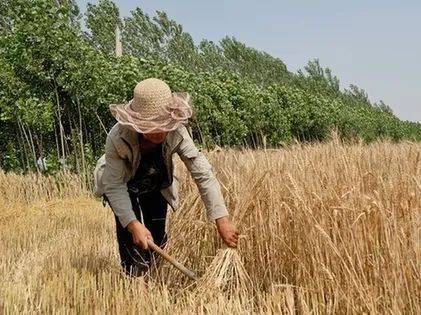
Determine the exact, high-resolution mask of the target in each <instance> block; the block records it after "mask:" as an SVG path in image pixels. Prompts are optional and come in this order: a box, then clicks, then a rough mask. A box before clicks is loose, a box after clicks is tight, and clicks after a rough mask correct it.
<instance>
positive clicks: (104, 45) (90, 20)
mask: <svg viewBox="0 0 421 315" xmlns="http://www.w3.org/2000/svg"><path fill="white" fill-rule="evenodd" d="M86 26H87V28H88V30H89V33H87V36H88V38H89V40H90V42H91V44H92V46H94V47H95V48H97V49H98V50H100V51H102V52H103V53H106V54H109V55H113V54H115V30H116V27H119V28H121V27H122V22H121V20H120V13H119V10H118V7H117V6H116V5H115V3H114V2H112V1H110V0H100V1H99V3H98V4H91V3H88V6H87V10H86Z"/></svg>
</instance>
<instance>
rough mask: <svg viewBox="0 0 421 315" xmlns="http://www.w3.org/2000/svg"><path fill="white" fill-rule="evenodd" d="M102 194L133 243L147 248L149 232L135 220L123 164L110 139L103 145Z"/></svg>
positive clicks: (150, 236)
mask: <svg viewBox="0 0 421 315" xmlns="http://www.w3.org/2000/svg"><path fill="white" fill-rule="evenodd" d="M102 182H103V184H104V193H105V195H106V196H107V198H108V201H109V203H110V206H111V209H112V210H113V211H114V213H115V215H116V216H117V218H118V220H119V221H120V223H121V225H122V226H123V227H124V228H127V229H128V230H129V231H130V232H131V234H132V236H133V242H134V243H135V244H136V245H138V246H140V247H142V248H144V249H147V248H148V244H147V239H152V235H151V233H150V232H149V230H148V229H147V228H146V227H145V226H144V225H143V224H142V223H140V221H138V220H137V218H136V215H135V213H134V211H133V209H132V203H131V200H130V197H129V193H128V191H127V183H126V181H125V162H124V160H123V159H122V158H121V157H120V156H119V155H118V154H117V150H116V149H115V146H114V144H113V143H112V141H111V139H110V137H107V140H106V144H105V168H104V174H103V180H102Z"/></svg>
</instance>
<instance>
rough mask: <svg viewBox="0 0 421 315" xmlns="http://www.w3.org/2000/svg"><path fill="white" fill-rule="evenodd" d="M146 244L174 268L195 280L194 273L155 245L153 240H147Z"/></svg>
mask: <svg viewBox="0 0 421 315" xmlns="http://www.w3.org/2000/svg"><path fill="white" fill-rule="evenodd" d="M148 246H149V248H151V249H152V250H153V251H154V252H156V253H158V254H159V255H160V256H161V257H162V258H164V259H165V260H166V261H168V262H169V263H171V264H172V265H173V266H174V267H175V268H177V269H178V270H180V271H181V272H182V273H184V274H185V275H186V276H187V277H189V278H190V279H193V280H197V279H198V278H197V277H196V274H195V273H194V272H193V271H191V270H189V269H187V268H186V267H184V266H183V265H182V264H181V263H179V262H178V261H177V260H175V258H174V257H172V256H170V255H168V254H167V253H166V252H165V251H163V250H162V249H161V248H160V247H159V246H158V245H156V244H155V243H154V242H153V241H151V240H148Z"/></svg>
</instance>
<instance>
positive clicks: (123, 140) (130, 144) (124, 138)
mask: <svg viewBox="0 0 421 315" xmlns="http://www.w3.org/2000/svg"><path fill="white" fill-rule="evenodd" d="M180 128H183V127H180ZM110 137H111V141H112V142H113V144H114V146H115V148H116V150H117V153H118V155H119V156H120V157H121V158H123V159H124V160H126V164H127V166H129V167H130V169H131V173H133V172H135V171H136V170H137V167H138V166H139V162H140V147H139V134H138V133H137V132H136V131H134V130H132V129H130V128H127V127H124V126H123V125H121V124H120V123H116V124H115V125H114V127H113V128H112V129H111V131H110ZM182 140H183V136H182V134H181V133H180V132H179V130H178V129H176V130H173V131H170V132H168V135H167V137H166V138H165V140H164V142H163V143H162V150H163V151H162V154H163V156H164V159H165V161H169V159H170V157H171V155H172V154H173V153H174V151H175V150H176V148H177V147H178V145H179V144H180V143H181V141H182Z"/></svg>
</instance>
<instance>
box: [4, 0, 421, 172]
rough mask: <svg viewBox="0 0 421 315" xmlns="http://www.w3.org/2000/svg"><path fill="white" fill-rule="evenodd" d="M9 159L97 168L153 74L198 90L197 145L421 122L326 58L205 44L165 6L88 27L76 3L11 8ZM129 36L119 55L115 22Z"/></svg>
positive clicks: (313, 137) (395, 128)
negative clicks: (117, 124) (119, 105)
mask: <svg viewBox="0 0 421 315" xmlns="http://www.w3.org/2000/svg"><path fill="white" fill-rule="evenodd" d="M0 12H1V15H0V69H1V71H0V130H1V131H0V151H1V159H0V166H1V167H2V168H4V169H14V170H23V171H25V170H31V169H35V168H39V163H37V161H38V159H39V158H40V157H41V158H46V159H47V161H48V164H49V169H48V171H51V172H54V171H55V170H56V169H57V168H59V167H69V168H72V169H73V170H75V171H77V172H81V173H82V174H89V173H90V169H91V168H92V165H93V163H94V162H95V160H96V158H97V157H98V156H100V155H101V154H102V153H103V148H104V140H105V137H106V133H107V131H108V130H109V128H110V127H111V126H112V125H113V123H114V119H113V118H112V117H111V115H110V114H109V112H108V105H109V104H111V103H116V102H123V101H127V100H129V99H130V98H131V97H132V91H133V87H134V86H135V85H136V83H137V82H139V81H140V80H142V79H145V78H147V77H157V78H161V79H163V80H165V81H166V82H168V84H169V85H170V86H171V88H172V89H173V90H175V91H187V92H190V93H191V95H192V97H193V100H194V107H195V112H196V114H195V117H194V118H193V119H192V120H191V125H192V128H193V133H194V137H195V139H196V141H198V142H199V144H201V145H203V146H206V147H213V146H214V145H220V146H243V145H247V146H253V147H259V146H280V145H285V144H288V142H290V141H291V140H293V139H298V140H301V141H322V140H325V139H328V138H329V136H330V134H331V130H332V129H334V130H337V132H338V133H339V135H340V136H341V137H342V138H343V139H353V138H362V139H364V140H366V141H373V140H375V139H378V138H390V139H393V140H396V141H398V140H401V139H410V140H420V139H421V125H420V124H419V123H414V122H404V121H401V120H399V119H398V118H397V117H396V116H395V115H394V114H393V112H392V111H391V109H390V107H389V106H388V105H386V104H384V103H383V102H379V103H377V104H372V103H371V102H370V100H369V98H368V95H367V93H366V92H365V91H364V90H363V89H361V88H359V87H357V86H355V85H351V86H350V87H349V88H348V89H346V90H341V89H340V82H339V79H338V78H337V77H336V76H334V75H333V74H332V71H331V70H330V69H329V68H323V67H322V66H321V65H320V63H319V61H318V60H311V61H309V63H308V64H307V65H306V66H305V67H304V69H303V70H302V71H299V72H298V73H296V74H295V73H291V72H289V71H288V70H287V68H286V66H285V64H284V63H283V62H282V60H280V59H278V58H275V57H272V56H270V55H269V54H267V53H265V52H261V51H258V50H256V49H254V48H250V47H247V46H246V45H245V44H243V43H241V42H240V41H238V40H237V39H235V38H233V37H225V38H223V39H222V40H221V41H220V42H219V43H215V42H212V41H208V40H202V41H201V42H200V43H199V44H198V45H196V44H195V43H194V41H193V39H192V37H191V36H190V34H188V33H187V32H186V31H184V29H183V27H182V26H181V25H180V24H178V23H177V22H176V21H174V20H172V19H170V18H169V17H168V16H167V15H166V14H165V12H157V13H156V15H155V16H153V17H150V16H148V15H147V14H146V13H145V12H144V11H143V10H142V9H140V8H137V9H135V10H134V11H132V12H131V15H130V16H129V17H127V18H125V19H123V20H122V19H121V18H120V17H119V12H118V8H117V7H116V5H115V4H114V3H113V2H111V1H110V0H101V1H99V3H98V4H95V5H88V8H87V13H86V17H85V22H86V27H87V31H85V32H84V31H83V29H82V27H81V25H80V23H81V21H80V14H79V10H78V8H77V6H76V5H75V4H74V2H72V1H61V2H58V1H53V0H32V1H24V0H5V1H2V2H1V4H0ZM117 25H118V26H119V27H120V28H121V30H122V34H123V51H124V54H123V56H122V57H119V58H116V57H115V54H114V45H115V27H116V26H117Z"/></svg>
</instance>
